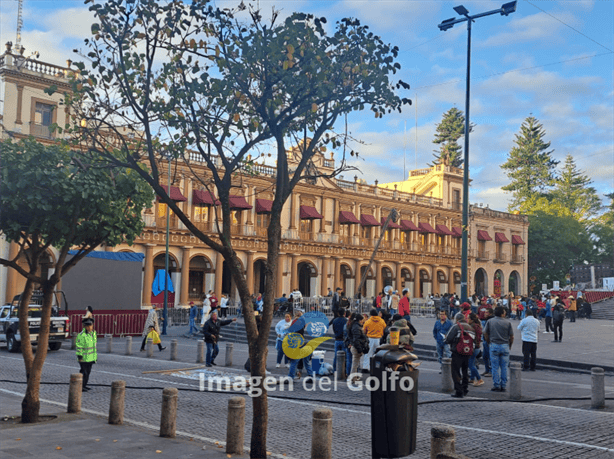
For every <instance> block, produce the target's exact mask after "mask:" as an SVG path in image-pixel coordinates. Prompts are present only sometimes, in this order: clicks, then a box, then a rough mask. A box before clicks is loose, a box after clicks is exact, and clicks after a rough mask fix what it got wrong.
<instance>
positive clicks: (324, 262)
mask: <svg viewBox="0 0 614 459" xmlns="http://www.w3.org/2000/svg"><path fill="white" fill-rule="evenodd" d="M329 261H330V257H322V281H321V283H320V292H321V295H322V296H326V295H328V287H330V285H329V283H328V262H329ZM333 290H334V287H333Z"/></svg>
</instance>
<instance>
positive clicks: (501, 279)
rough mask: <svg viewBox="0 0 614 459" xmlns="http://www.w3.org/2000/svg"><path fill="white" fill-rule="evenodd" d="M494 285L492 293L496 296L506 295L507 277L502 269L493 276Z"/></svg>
mask: <svg viewBox="0 0 614 459" xmlns="http://www.w3.org/2000/svg"><path fill="white" fill-rule="evenodd" d="M492 285H493V291H492V293H493V294H494V295H495V296H502V295H503V294H504V293H505V291H504V290H505V289H504V286H505V276H504V275H503V271H501V270H500V269H497V270H496V271H495V275H494V276H493V280H492Z"/></svg>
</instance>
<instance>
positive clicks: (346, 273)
mask: <svg viewBox="0 0 614 459" xmlns="http://www.w3.org/2000/svg"><path fill="white" fill-rule="evenodd" d="M339 271H340V276H341V288H342V289H343V292H344V293H346V294H347V293H348V292H350V291H352V290H353V286H354V272H353V271H352V268H351V266H350V265H348V264H347V263H341V265H340V269H339Z"/></svg>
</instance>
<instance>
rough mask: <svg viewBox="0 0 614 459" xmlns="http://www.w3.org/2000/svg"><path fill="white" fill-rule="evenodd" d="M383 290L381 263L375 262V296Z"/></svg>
mask: <svg viewBox="0 0 614 459" xmlns="http://www.w3.org/2000/svg"><path fill="white" fill-rule="evenodd" d="M383 289H384V278H383V276H382V262H381V261H376V262H375V295H376V296H377V294H378V293H379V292H381V291H382V290H383Z"/></svg>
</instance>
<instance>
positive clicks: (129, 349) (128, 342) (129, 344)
mask: <svg viewBox="0 0 614 459" xmlns="http://www.w3.org/2000/svg"><path fill="white" fill-rule="evenodd" d="M126 355H132V336H126Z"/></svg>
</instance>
